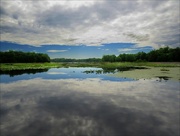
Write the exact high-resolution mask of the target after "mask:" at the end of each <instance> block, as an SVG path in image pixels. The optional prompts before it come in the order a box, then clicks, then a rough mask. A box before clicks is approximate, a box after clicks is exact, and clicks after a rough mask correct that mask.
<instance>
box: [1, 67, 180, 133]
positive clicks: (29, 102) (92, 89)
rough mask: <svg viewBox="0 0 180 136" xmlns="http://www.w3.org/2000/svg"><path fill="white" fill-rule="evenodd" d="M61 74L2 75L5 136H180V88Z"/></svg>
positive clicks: (79, 72) (77, 72) (72, 71)
mask: <svg viewBox="0 0 180 136" xmlns="http://www.w3.org/2000/svg"><path fill="white" fill-rule="evenodd" d="M87 70H92V71H93V70H95V71H96V70H101V69H98V68H59V69H49V70H44V71H37V72H38V73H36V72H28V73H23V72H20V73H16V72H14V73H11V75H7V74H2V75H1V84H0V87H1V90H0V91H1V107H0V120H1V127H0V132H1V136H180V131H179V127H180V115H179V114H180V109H179V106H180V103H179V102H180V83H179V81H172V80H162V79H161V80H159V79H158V78H157V79H140V80H134V79H130V78H124V77H122V78H117V77H113V76H109V75H108V73H103V74H102V73H101V74H99V73H97V72H92V73H87V72H84V71H87Z"/></svg>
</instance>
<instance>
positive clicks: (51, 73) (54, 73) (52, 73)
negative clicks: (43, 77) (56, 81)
mask: <svg viewBox="0 0 180 136" xmlns="http://www.w3.org/2000/svg"><path fill="white" fill-rule="evenodd" d="M47 74H50V75H57V74H60V75H61V74H67V73H65V72H47Z"/></svg>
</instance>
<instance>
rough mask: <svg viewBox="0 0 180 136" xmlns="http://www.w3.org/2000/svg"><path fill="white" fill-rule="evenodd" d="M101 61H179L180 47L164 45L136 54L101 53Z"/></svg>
mask: <svg viewBox="0 0 180 136" xmlns="http://www.w3.org/2000/svg"><path fill="white" fill-rule="evenodd" d="M102 61H103V62H135V61H137V62H142V61H149V62H180V48H179V47H177V48H169V47H164V48H160V49H158V50H152V51H150V52H149V53H145V52H138V53H136V54H125V53H124V54H119V56H115V55H103V57H102Z"/></svg>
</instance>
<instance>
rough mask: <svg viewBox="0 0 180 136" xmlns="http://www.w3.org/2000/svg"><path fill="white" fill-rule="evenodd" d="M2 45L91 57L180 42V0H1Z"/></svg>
mask: <svg viewBox="0 0 180 136" xmlns="http://www.w3.org/2000/svg"><path fill="white" fill-rule="evenodd" d="M0 14H1V16H0V19H1V23H0V30H1V38H0V50H1V51H6V50H20V51H34V52H43V53H47V54H48V55H49V56H50V57H51V58H59V57H65V58H92V57H102V55H104V54H115V55H119V54H121V53H137V52H139V51H144V52H149V51H151V50H153V49H158V48H160V47H165V46H169V47H172V48H175V47H179V46H180V1H179V0H86V1H85V0H50V1H49V0H16V1H14V0H1V1H0Z"/></svg>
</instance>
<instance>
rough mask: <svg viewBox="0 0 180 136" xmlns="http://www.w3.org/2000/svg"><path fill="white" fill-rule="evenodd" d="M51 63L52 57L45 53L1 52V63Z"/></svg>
mask: <svg viewBox="0 0 180 136" xmlns="http://www.w3.org/2000/svg"><path fill="white" fill-rule="evenodd" d="M33 62H50V57H49V56H48V55H47V54H44V53H35V52H22V51H12V50H9V51H6V52H2V51H0V63H33Z"/></svg>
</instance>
